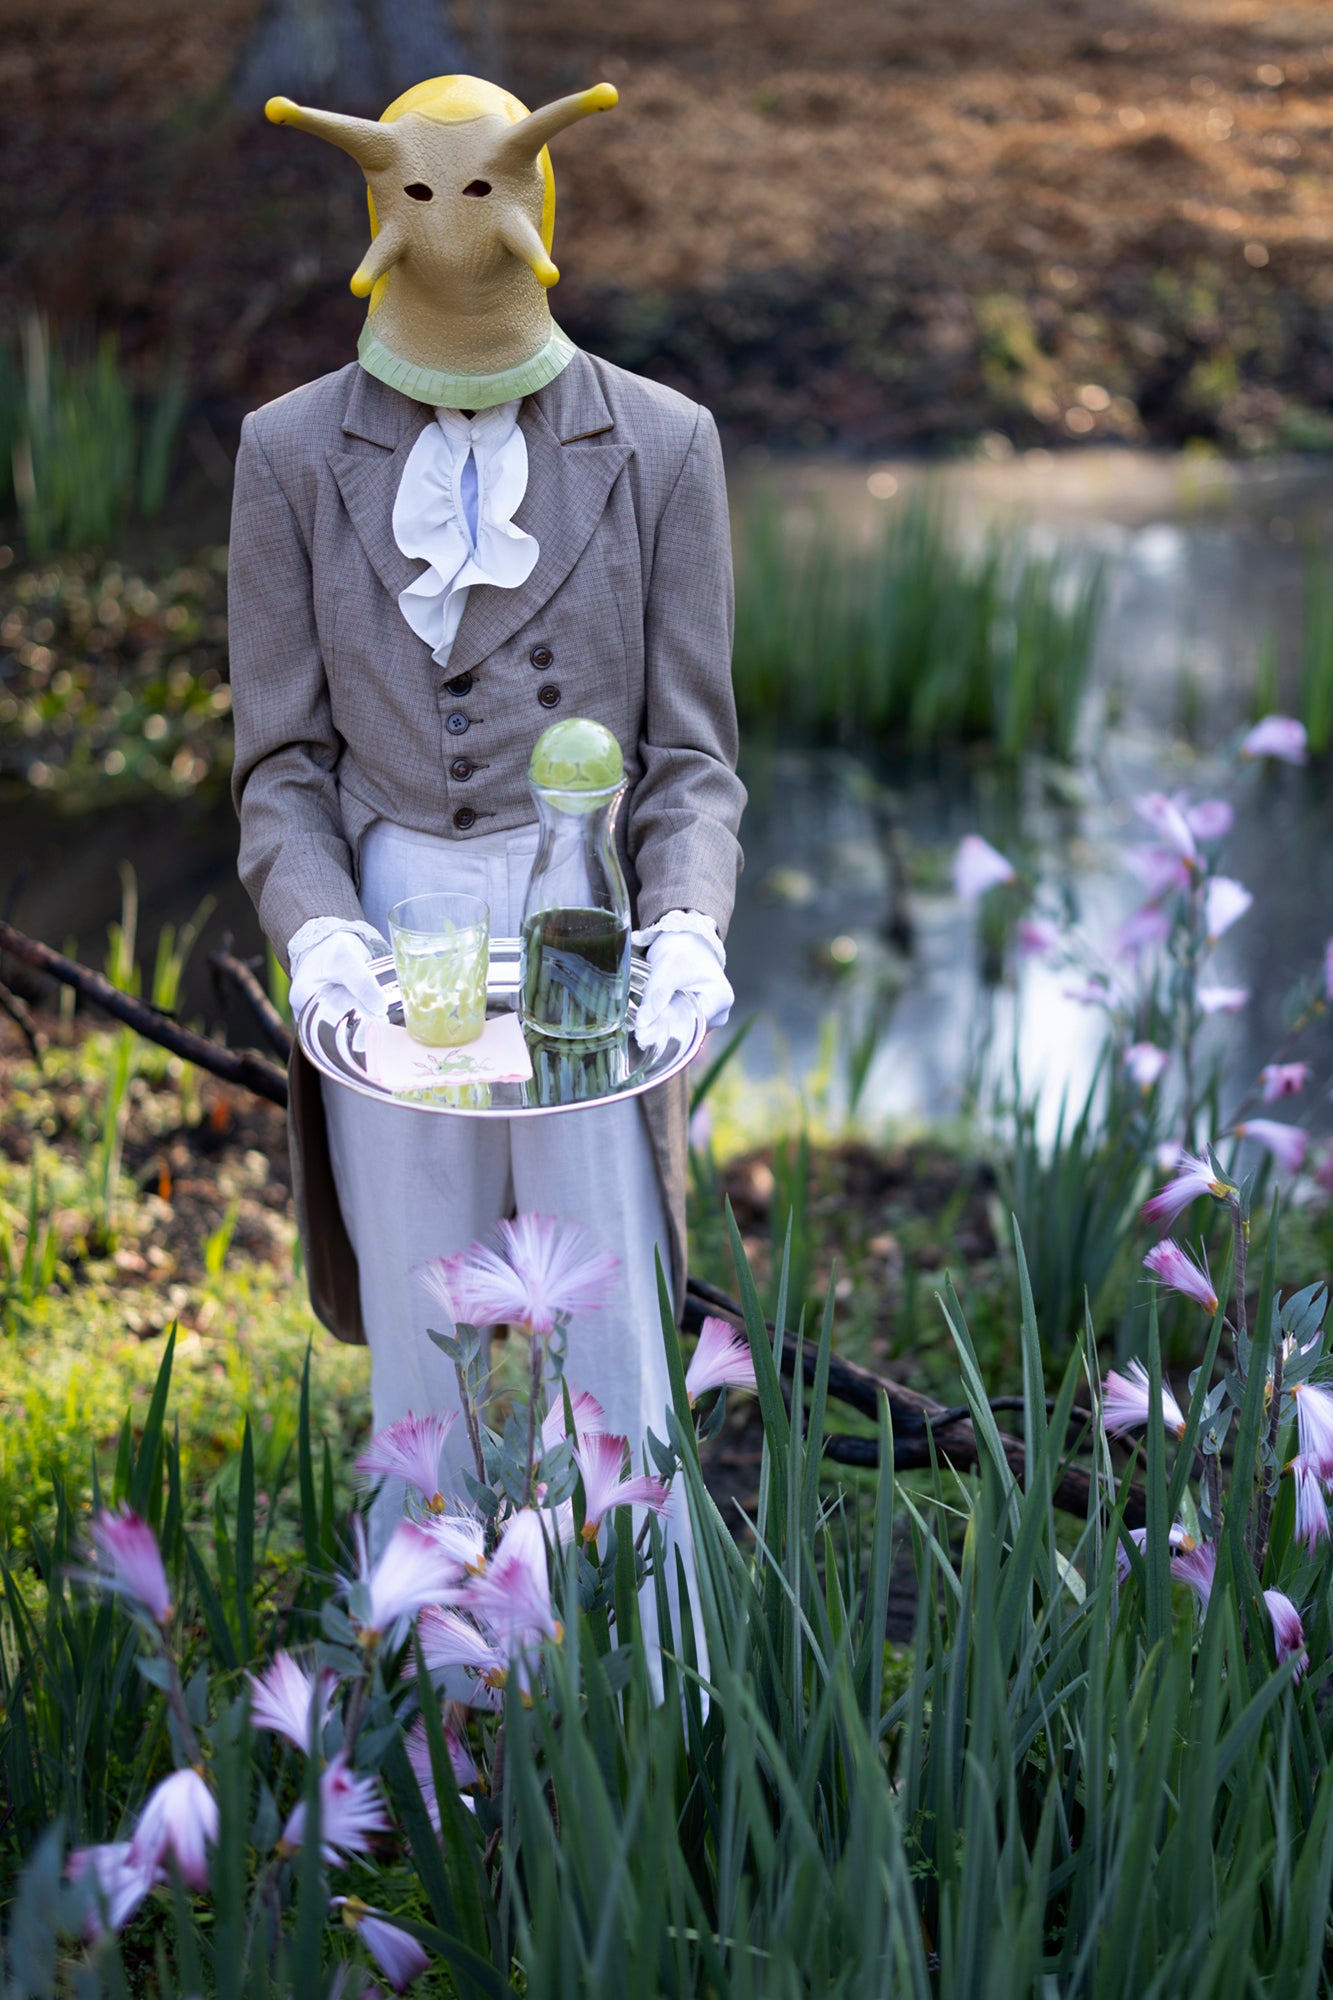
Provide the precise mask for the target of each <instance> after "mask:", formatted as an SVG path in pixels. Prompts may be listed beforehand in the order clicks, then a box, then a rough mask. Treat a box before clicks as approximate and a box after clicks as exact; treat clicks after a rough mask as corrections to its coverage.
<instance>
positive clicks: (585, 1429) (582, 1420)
mask: <svg viewBox="0 0 1333 2000" xmlns="http://www.w3.org/2000/svg"><path fill="white" fill-rule="evenodd" d="M569 1406H570V1408H571V1409H572V1411H573V1412H574V1435H575V1437H579V1438H582V1437H590V1436H592V1435H593V1434H594V1433H595V1432H597V1431H601V1430H605V1429H606V1411H605V1410H604V1409H603V1408H602V1406H601V1404H600V1403H599V1402H598V1400H597V1398H596V1396H594V1395H591V1394H590V1393H589V1391H588V1390H587V1389H571V1390H570V1392H569ZM564 1435H565V1399H564V1397H563V1396H557V1397H556V1398H555V1401H554V1402H553V1403H552V1404H551V1407H550V1409H549V1410H548V1411H547V1412H546V1415H545V1416H544V1417H543V1419H542V1449H543V1450H544V1451H550V1450H551V1449H552V1448H553V1447H554V1446H555V1445H557V1444H559V1442H560V1440H561V1438H562V1437H563V1436H564Z"/></svg>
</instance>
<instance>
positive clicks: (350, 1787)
mask: <svg viewBox="0 0 1333 2000" xmlns="http://www.w3.org/2000/svg"><path fill="white" fill-rule="evenodd" d="M391 1831H392V1828H391V1826H390V1824H389V1815H388V1813H387V1812H386V1811H385V1808H384V1799H383V1797H382V1795H381V1793H380V1788H379V1780H378V1779H377V1778H370V1777H358V1776H357V1775H356V1773H355V1772H354V1771H351V1770H349V1769H348V1765H347V1753H346V1752H345V1751H343V1750H340V1751H339V1752H338V1754H337V1756H336V1757H335V1758H334V1759H333V1761H332V1762H331V1763H330V1764H329V1765H328V1766H327V1768H326V1769H325V1770H324V1771H323V1772H322V1773H321V1775H320V1780H319V1840H320V1848H319V1851H320V1853H321V1854H322V1855H323V1857H324V1859H325V1861H327V1862H328V1863H330V1865H332V1864H333V1863H335V1862H340V1861H343V1860H345V1859H346V1858H347V1856H348V1855H349V1854H368V1853H369V1852H370V1850H371V1846H372V1845H373V1842H374V1839H375V1837H376V1836H377V1835H379V1834H384V1833H389V1832H391ZM304 1838H305V1800H304V1799H301V1800H300V1801H299V1802H298V1803H297V1805H296V1806H295V1807H294V1808H293V1810H292V1813H291V1815H290V1817H289V1819H288V1821H287V1824H286V1826H285V1827H284V1828H283V1829H282V1838H281V1840H280V1841H279V1842H278V1849H279V1852H280V1853H286V1854H294V1853H295V1852H296V1850H297V1848H298V1847H299V1846H300V1845H301V1842H302V1840H303V1839H304Z"/></svg>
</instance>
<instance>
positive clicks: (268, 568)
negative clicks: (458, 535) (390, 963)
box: [227, 416, 362, 964]
mask: <svg viewBox="0 0 1333 2000" xmlns="http://www.w3.org/2000/svg"><path fill="white" fill-rule="evenodd" d="M227 610H228V625H229V631H230V651H231V686H232V712H233V715H234V717H235V725H236V762H235V766H234V769H233V773H232V798H233V799H234V801H235V804H236V810H237V812H238V813H239V815H240V821H241V853H240V864H239V865H240V874H241V880H242V881H243V882H244V884H245V886H246V889H247V890H248V891H249V894H250V897H251V900H252V901H253V903H254V905H255V908H256V909H257V911H258V912H259V920H260V922H261V924H262V925H263V927H264V930H265V933H266V934H267V936H268V937H269V939H270V940H271V941H272V944H273V948H274V950H275V951H276V952H277V953H278V956H279V957H280V958H281V959H282V960H283V962H284V964H285V963H286V962H287V947H288V944H289V942H290V940H291V939H292V938H293V937H294V936H295V935H296V933H297V931H298V930H299V929H300V928H301V926H302V924H304V923H306V922H308V920H309V919H310V918H312V917H341V918H348V919H350V920H352V921H360V920H361V919H362V912H361V905H360V902H359V901H358V899H357V893H356V885H355V882H354V880H353V875H352V856H351V851H350V848H349V846H348V842H347V837H346V834H345V832H344V829H343V823H342V814H341V811H340V808H339V804H338V787H337V783H336V780H335V776H334V773H335V771H336V768H337V764H338V759H339V756H340V755H341V752H342V747H343V746H342V740H341V738H340V737H339V735H338V732H337V730H336V729H335V727H334V724H333V714H332V710H331V707H330V702H329V690H328V683H327V681H326V679H325V675H324V661H323V656H322V654H321V651H320V643H319V634H318V630H317V627H316V623H315V611H314V600H313V579H312V575H311V566H310V554H309V549H308V547H307V544H306V538H305V536H304V535H303V533H302V531H301V525H300V522H299V521H298V520H297V517H296V515H295V513H294V511H293V509H292V506H291V502H290V501H289V500H288V498H287V495H286V493H285V492H284V491H283V488H282V487H281V486H280V484H279V483H278V479H277V477H276V475H275V473H274V471H273V467H272V465H271V464H270V463H269V460H268V456H267V454H266V452H265V451H264V447H263V445H262V443H261V442H260V439H259V437H258V434H257V432H256V429H255V420H254V418H253V416H249V417H247V418H246V420H245V423H244V424H243V426H242V429H241V447H240V451H239V454H238V456H237V459H236V486H235V494H234V498H233V501H232V522H231V553H230V558H229V562H228V576H227Z"/></svg>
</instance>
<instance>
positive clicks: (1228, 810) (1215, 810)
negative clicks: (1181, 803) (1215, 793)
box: [1184, 799, 1236, 840]
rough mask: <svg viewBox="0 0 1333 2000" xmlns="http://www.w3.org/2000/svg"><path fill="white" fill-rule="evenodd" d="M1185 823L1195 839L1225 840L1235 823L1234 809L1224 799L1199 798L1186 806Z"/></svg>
mask: <svg viewBox="0 0 1333 2000" xmlns="http://www.w3.org/2000/svg"><path fill="white" fill-rule="evenodd" d="M1184 812H1185V823H1186V825H1187V826H1188V827H1189V830H1190V832H1191V833H1192V834H1193V835H1194V838H1195V839H1196V840H1225V839H1226V837H1227V835H1228V834H1229V833H1230V831H1231V829H1232V827H1233V826H1234V825H1235V824H1236V811H1235V807H1234V806H1232V805H1231V804H1230V803H1229V801H1228V800H1226V799H1200V800H1199V801H1198V802H1197V804H1195V805H1192V806H1186V807H1185V808H1184Z"/></svg>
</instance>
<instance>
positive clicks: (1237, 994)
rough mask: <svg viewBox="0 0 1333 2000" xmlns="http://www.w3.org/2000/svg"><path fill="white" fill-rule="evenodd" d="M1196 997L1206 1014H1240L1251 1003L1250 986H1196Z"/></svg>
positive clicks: (1201, 1009)
mask: <svg viewBox="0 0 1333 2000" xmlns="http://www.w3.org/2000/svg"><path fill="white" fill-rule="evenodd" d="M1194 997H1195V999H1196V1000H1197V1001H1198V1003H1199V1008H1200V1011H1201V1012H1202V1013H1205V1014H1239V1013H1240V1011H1241V1009H1242V1008H1243V1007H1245V1006H1247V1005H1248V1004H1249V998H1250V989H1249V987H1248V986H1210V985H1204V986H1196V987H1195V989H1194Z"/></svg>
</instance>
